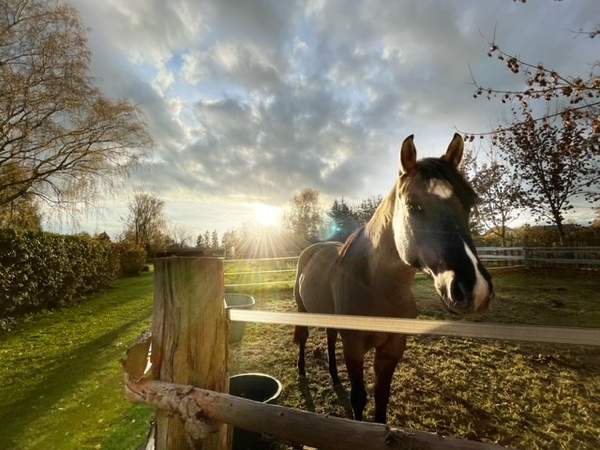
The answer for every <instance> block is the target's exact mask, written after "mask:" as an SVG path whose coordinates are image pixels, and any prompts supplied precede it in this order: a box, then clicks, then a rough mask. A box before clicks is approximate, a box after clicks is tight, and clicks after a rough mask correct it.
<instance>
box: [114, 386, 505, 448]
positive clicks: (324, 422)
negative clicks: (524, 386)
mask: <svg viewBox="0 0 600 450" xmlns="http://www.w3.org/2000/svg"><path fill="white" fill-rule="evenodd" d="M126 391H127V394H128V397H129V399H130V400H132V401H136V402H141V403H145V404H148V405H151V406H154V407H156V408H159V409H160V410H163V411H169V412H171V413H175V414H178V415H179V416H180V418H181V420H182V421H183V422H184V423H185V424H186V429H187V430H188V431H194V430H195V429H196V428H199V434H200V435H203V436H206V433H207V432H209V431H210V430H209V426H210V423H209V424H208V426H207V425H203V423H202V422H203V421H205V420H208V421H216V422H224V423H228V424H231V425H234V426H236V427H239V428H242V429H244V430H248V431H253V432H256V433H267V434H269V435H271V436H273V437H275V438H278V439H281V440H285V441H292V442H296V443H302V444H306V445H309V446H312V447H316V448H320V449H328V450H363V449H370V450H401V449H413V450H451V449H456V450H458V449H461V450H499V449H505V447H500V446H498V445H494V444H488V443H484V442H475V441H467V440H463V439H455V438H449V437H442V436H440V435H438V434H434V433H426V432H422V431H408V430H403V429H400V428H395V427H390V426H387V425H382V424H376V423H369V422H357V421H355V420H350V419H344V418H340V417H333V416H324V415H321V414H316V413H312V412H308V411H301V410H298V409H293V408H287V407H283V406H277V405H269V404H266V403H261V402H255V401H252V400H247V399H244V398H241V397H236V396H233V395H229V394H223V393H220V392H214V391H209V390H205V389H199V388H195V387H192V386H186V385H178V384H171V383H164V382H161V381H141V382H139V383H135V382H131V381H127V385H126Z"/></svg>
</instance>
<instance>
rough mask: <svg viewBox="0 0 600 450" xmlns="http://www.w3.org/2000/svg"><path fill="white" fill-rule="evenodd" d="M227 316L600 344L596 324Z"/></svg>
mask: <svg viewBox="0 0 600 450" xmlns="http://www.w3.org/2000/svg"><path fill="white" fill-rule="evenodd" d="M229 318H230V320H232V321H234V322H235V321H237V322H255V323H272V324H281V325H300V326H307V327H318V328H336V329H344V330H364V331H381V332H385V333H405V334H427V335H434V336H455V337H466V338H483V339H499V340H507V341H530V342H551V343H556V344H573V345H593V346H600V329H597V328H568V327H543V326H524V325H503V324H493V323H477V322H459V321H450V320H421V319H396V318H391V317H373V316H347V315H339V314H311V313H297V312H273V311H257V310H247V309H231V310H229Z"/></svg>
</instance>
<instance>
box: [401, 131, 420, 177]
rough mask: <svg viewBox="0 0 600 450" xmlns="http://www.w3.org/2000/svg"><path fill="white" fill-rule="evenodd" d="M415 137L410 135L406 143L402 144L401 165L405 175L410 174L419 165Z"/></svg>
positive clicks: (405, 140)
mask: <svg viewBox="0 0 600 450" xmlns="http://www.w3.org/2000/svg"><path fill="white" fill-rule="evenodd" d="M413 137H414V135H412V134H411V135H410V136H409V137H407V138H406V139H404V142H402V148H401V149H400V165H401V166H402V172H403V173H409V172H410V171H411V170H413V169H414V168H415V166H416V165H417V149H416V148H415V144H414V142H413Z"/></svg>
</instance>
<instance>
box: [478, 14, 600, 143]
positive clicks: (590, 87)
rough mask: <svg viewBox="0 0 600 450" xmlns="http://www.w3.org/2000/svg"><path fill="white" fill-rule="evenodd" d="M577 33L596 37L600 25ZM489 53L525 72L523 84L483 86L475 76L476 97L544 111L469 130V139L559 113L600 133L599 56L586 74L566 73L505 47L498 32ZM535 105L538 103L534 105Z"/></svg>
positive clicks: (494, 134) (512, 69)
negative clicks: (480, 130)
mask: <svg viewBox="0 0 600 450" xmlns="http://www.w3.org/2000/svg"><path fill="white" fill-rule="evenodd" d="M576 33H578V34H583V35H587V36H588V37H590V38H592V39H593V38H595V37H597V36H598V35H599V33H600V25H598V26H596V27H594V28H593V29H592V30H587V31H585V30H579V31H578V32H576ZM488 56H489V57H490V58H496V59H497V60H498V61H500V62H501V63H502V64H504V65H505V66H506V69H507V70H508V71H510V72H511V73H513V74H515V75H522V76H523V81H524V83H523V84H524V86H523V87H522V88H517V89H499V88H495V87H492V86H484V85H483V84H481V83H479V82H478V81H477V80H476V79H475V77H473V84H474V85H475V92H474V94H473V97H475V98H478V97H485V98H487V99H488V100H499V101H501V102H502V103H506V104H520V105H522V106H523V107H525V108H530V107H532V108H533V109H536V110H542V111H545V112H544V113H540V114H538V115H536V116H533V115H532V116H531V117H527V118H524V119H523V120H522V121H520V122H516V123H513V124H511V125H508V126H499V127H498V128H496V129H494V130H491V131H488V132H483V133H466V134H467V136H466V139H468V140H470V141H473V139H474V138H475V136H480V137H481V138H483V137H484V136H485V135H491V136H492V138H493V139H495V138H496V137H498V136H499V135H501V134H503V133H505V132H509V131H510V130H511V129H512V128H513V127H514V126H518V125H522V124H524V123H525V122H526V121H529V120H533V121H534V122H542V121H544V120H548V119H550V118H553V117H558V116H560V117H562V119H563V121H564V122H565V123H567V124H568V123H572V122H580V123H582V124H584V126H585V127H587V128H589V129H590V130H592V131H593V132H594V133H600V76H599V75H600V60H597V61H594V62H592V63H591V64H590V66H591V70H590V72H589V73H587V74H577V75H567V74H564V73H559V72H558V71H557V70H554V69H552V68H550V67H547V66H546V65H544V64H542V63H537V64H534V63H531V62H528V61H525V60H523V59H522V58H520V57H518V56H517V55H516V54H512V53H509V52H506V51H504V50H502V49H501V48H500V47H499V46H498V44H497V43H496V41H495V36H494V39H493V40H492V42H491V43H490V48H489V51H488ZM534 105H536V106H535V107H533V106H534Z"/></svg>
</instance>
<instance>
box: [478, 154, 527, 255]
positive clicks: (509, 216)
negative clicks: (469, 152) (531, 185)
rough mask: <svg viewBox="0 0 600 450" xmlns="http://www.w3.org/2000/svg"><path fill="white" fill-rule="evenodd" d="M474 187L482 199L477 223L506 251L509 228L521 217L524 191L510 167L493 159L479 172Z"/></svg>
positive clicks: (480, 199) (479, 204) (479, 168)
mask: <svg viewBox="0 0 600 450" xmlns="http://www.w3.org/2000/svg"><path fill="white" fill-rule="evenodd" d="M471 184H472V185H473V188H474V189H475V192H477V196H478V198H479V201H478V204H477V208H476V215H477V220H478V222H479V223H481V225H483V227H485V228H486V229H487V230H488V231H490V232H492V233H493V234H495V235H496V236H498V237H499V238H500V241H501V242H502V246H503V247H506V233H507V229H508V226H509V224H510V223H511V222H512V221H514V220H515V219H516V218H517V217H518V211H519V206H520V194H521V187H520V184H519V181H518V180H517V178H516V177H515V175H514V174H511V172H510V170H509V168H508V167H506V166H505V165H503V164H501V163H499V162H498V161H496V160H495V159H494V158H493V157H492V158H491V161H490V162H489V163H484V164H483V165H482V166H481V167H477V168H476V169H475V172H474V175H473V177H472V178H471Z"/></svg>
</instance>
